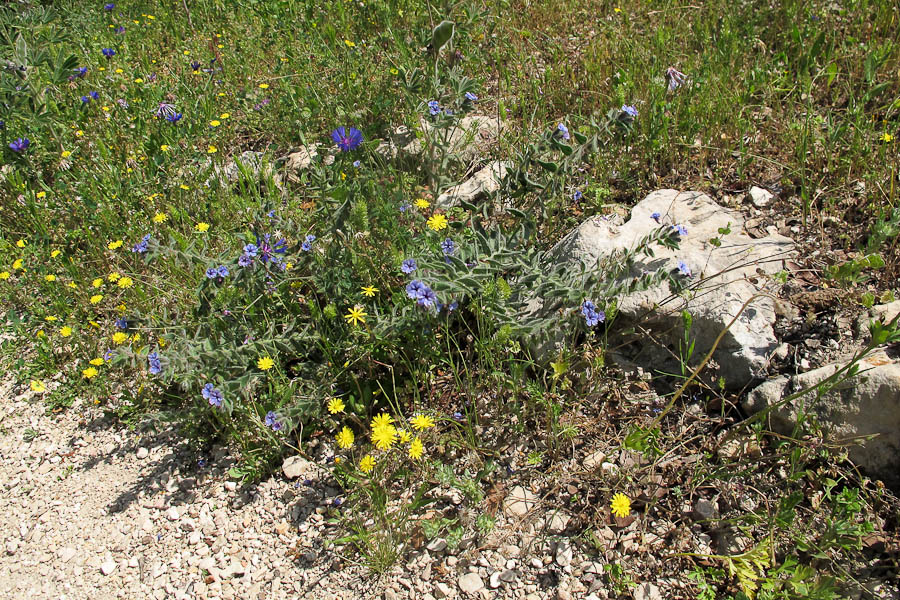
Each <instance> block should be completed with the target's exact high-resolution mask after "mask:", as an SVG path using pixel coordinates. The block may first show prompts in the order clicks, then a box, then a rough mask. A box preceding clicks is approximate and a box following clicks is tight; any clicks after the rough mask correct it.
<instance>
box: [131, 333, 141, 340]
mask: <svg viewBox="0 0 900 600" xmlns="http://www.w3.org/2000/svg"><path fill="white" fill-rule="evenodd" d="M131 341H132V342H139V341H141V334H139V333H136V334H134V335H133V336H131Z"/></svg>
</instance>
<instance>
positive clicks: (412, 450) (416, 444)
mask: <svg viewBox="0 0 900 600" xmlns="http://www.w3.org/2000/svg"><path fill="white" fill-rule="evenodd" d="M424 452H425V446H424V444H422V440H420V439H419V438H416V439H414V440H413V442H412V444H410V445H409V457H410V458H411V459H413V460H419V459H420V458H422V454H423V453H424Z"/></svg>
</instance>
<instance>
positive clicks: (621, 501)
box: [610, 494, 631, 517]
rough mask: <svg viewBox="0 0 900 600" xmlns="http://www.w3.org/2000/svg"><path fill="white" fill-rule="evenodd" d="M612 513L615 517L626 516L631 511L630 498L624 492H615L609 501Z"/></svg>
mask: <svg viewBox="0 0 900 600" xmlns="http://www.w3.org/2000/svg"><path fill="white" fill-rule="evenodd" d="M610 508H611V509H612V514H613V515H615V516H617V517H627V516H628V515H629V514H630V513H631V500H629V498H628V496H626V495H625V494H616V495H615V496H613V499H612V502H611V503H610Z"/></svg>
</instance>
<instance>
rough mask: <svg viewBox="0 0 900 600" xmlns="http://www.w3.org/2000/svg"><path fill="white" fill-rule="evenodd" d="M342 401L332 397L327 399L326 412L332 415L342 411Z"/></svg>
mask: <svg viewBox="0 0 900 600" xmlns="http://www.w3.org/2000/svg"><path fill="white" fill-rule="evenodd" d="M345 408H346V407H345V406H344V401H343V400H341V399H340V398H332V399H331V400H329V401H328V412H330V413H331V414H333V415H336V414H338V413H342V412H344V409H345Z"/></svg>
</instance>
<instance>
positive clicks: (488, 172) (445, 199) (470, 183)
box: [435, 160, 512, 209]
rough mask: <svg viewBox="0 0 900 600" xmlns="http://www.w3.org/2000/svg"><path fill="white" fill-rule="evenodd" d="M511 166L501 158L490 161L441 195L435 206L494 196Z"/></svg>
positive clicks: (446, 205) (448, 205)
mask: <svg viewBox="0 0 900 600" xmlns="http://www.w3.org/2000/svg"><path fill="white" fill-rule="evenodd" d="M511 166H512V163H509V162H506V161H501V160H497V161H494V162H492V163H489V164H488V165H487V166H485V167H484V168H482V169H481V170H480V171H478V172H477V173H475V174H474V175H473V176H472V177H470V178H469V179H467V180H466V181H464V182H463V183H460V184H459V185H457V186H454V187H452V188H450V189H448V190H446V191H445V192H443V193H442V194H441V195H439V196H438V197H437V200H436V201H435V206H437V207H438V208H444V209H446V208H450V207H452V206H457V205H459V204H460V203H461V202H467V203H470V204H471V203H474V202H477V201H479V200H482V199H485V198H488V197H490V196H492V195H493V194H495V193H496V192H497V191H498V190H500V182H501V181H502V180H503V178H504V177H506V171H507V169H509V168H510V167H511Z"/></svg>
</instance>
